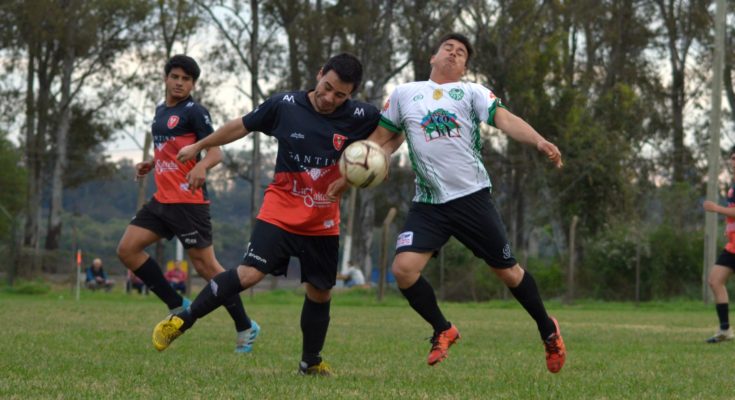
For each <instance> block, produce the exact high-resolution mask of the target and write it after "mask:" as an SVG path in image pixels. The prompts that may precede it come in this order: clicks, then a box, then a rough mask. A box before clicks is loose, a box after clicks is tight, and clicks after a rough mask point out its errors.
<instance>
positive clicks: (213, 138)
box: [176, 118, 250, 162]
mask: <svg viewBox="0 0 735 400" xmlns="http://www.w3.org/2000/svg"><path fill="white" fill-rule="evenodd" d="M248 133H250V132H248V130H247V128H245V125H243V122H242V118H235V119H233V120H230V121H228V122H227V123H225V124H224V125H222V126H221V127H219V128H218V129H217V130H216V131H214V132H213V133H212V134H211V135H209V136H207V137H205V138H204V139H202V140H200V141H198V142H196V143H193V144H190V145H188V146H186V147H184V148H182V149H181V150H179V154H178V155H177V156H176V158H177V159H178V160H179V161H180V162H184V161H188V160H191V159H193V158H194V157H196V155H197V154H199V152H200V151H202V150H204V149H209V148H213V147H216V146H221V145H224V144H227V143H232V142H234V141H235V140H237V139H240V138H243V137H245V136H246V135H247V134H248ZM219 156H220V159H221V158H222V154H221V153H220V155H219ZM218 162H219V161H218Z"/></svg>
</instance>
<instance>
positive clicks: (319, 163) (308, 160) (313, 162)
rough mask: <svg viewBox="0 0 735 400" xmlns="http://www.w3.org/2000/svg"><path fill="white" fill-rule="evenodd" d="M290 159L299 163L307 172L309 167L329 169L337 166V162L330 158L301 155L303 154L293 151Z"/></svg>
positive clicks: (290, 152)
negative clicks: (331, 166)
mask: <svg viewBox="0 0 735 400" xmlns="http://www.w3.org/2000/svg"><path fill="white" fill-rule="evenodd" d="M288 157H289V158H290V159H291V160H293V161H296V162H297V163H299V166H300V167H301V168H302V169H304V170H306V168H307V166H309V167H328V166H330V165H337V160H336V159H334V158H328V157H322V156H317V155H313V154H301V153H294V152H292V151H289V152H288Z"/></svg>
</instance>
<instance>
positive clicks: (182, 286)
mask: <svg viewBox="0 0 735 400" xmlns="http://www.w3.org/2000/svg"><path fill="white" fill-rule="evenodd" d="M163 276H164V277H165V278H166V280H167V281H168V284H169V285H171V287H172V288H173V289H174V290H175V291H177V292H179V293H181V294H182V295H183V294H184V293H186V277H187V276H186V272H184V270H183V269H181V261H177V262H175V263H174V268H173V269H170V270H168V271H166V273H165V274H164V275H163Z"/></svg>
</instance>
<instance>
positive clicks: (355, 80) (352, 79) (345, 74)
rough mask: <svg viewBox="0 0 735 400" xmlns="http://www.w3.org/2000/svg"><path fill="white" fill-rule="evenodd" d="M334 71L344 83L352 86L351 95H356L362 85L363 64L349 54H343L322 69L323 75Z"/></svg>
mask: <svg viewBox="0 0 735 400" xmlns="http://www.w3.org/2000/svg"><path fill="white" fill-rule="evenodd" d="M329 71H334V72H335V73H336V74H337V76H338V77H339V79H340V80H341V81H342V82H344V83H350V84H352V90H351V91H350V94H352V93H355V92H356V91H357V89H359V88H360V83H362V63H361V62H360V60H358V59H357V57H355V56H353V55H352V54H349V53H341V54H337V55H336V56H334V57H332V58H330V59H329V60H327V62H326V63H325V64H324V66H323V67H322V69H321V73H322V75H326V74H327V72H329Z"/></svg>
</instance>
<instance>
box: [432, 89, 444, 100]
mask: <svg viewBox="0 0 735 400" xmlns="http://www.w3.org/2000/svg"><path fill="white" fill-rule="evenodd" d="M442 96H444V91H442V90H441V89H434V100H439V99H441V98H442Z"/></svg>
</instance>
